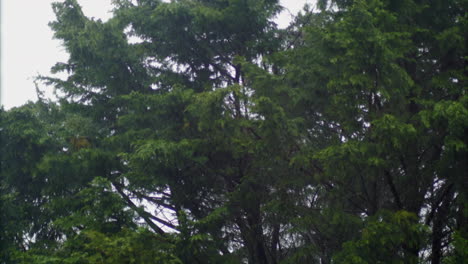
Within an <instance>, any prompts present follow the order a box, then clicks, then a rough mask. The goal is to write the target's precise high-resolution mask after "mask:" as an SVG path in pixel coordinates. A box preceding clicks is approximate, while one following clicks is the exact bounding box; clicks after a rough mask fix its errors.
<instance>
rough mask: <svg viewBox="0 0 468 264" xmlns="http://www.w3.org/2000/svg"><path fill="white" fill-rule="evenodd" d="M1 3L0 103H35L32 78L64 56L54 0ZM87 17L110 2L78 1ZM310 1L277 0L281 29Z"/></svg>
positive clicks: (103, 11)
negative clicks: (53, 23) (55, 33)
mask: <svg viewBox="0 0 468 264" xmlns="http://www.w3.org/2000/svg"><path fill="white" fill-rule="evenodd" d="M0 1H1V2H2V14H1V19H2V60H1V63H2V71H3V72H2V80H1V81H2V86H1V87H2V96H1V100H2V102H1V103H2V104H3V106H5V108H7V109H8V108H11V107H14V106H19V105H22V104H24V103H26V102H27V101H28V100H32V101H35V100H36V99H37V98H36V92H35V87H34V84H33V78H34V76H36V75H38V74H42V75H47V74H49V70H50V68H51V67H52V66H53V65H54V64H55V63H56V62H58V61H66V59H67V54H66V53H65V51H64V48H63V47H61V45H60V42H59V41H58V40H54V39H52V35H53V33H52V31H51V30H50V29H49V27H48V25H47V24H48V22H50V21H52V20H53V19H54V14H53V12H52V8H51V3H52V2H56V0H0ZM78 2H79V3H80V4H81V6H82V7H83V11H84V13H85V14H86V15H87V16H88V17H95V18H101V19H103V20H106V19H107V18H109V17H110V15H111V14H110V10H111V8H112V6H111V4H110V3H111V0H78ZM306 2H308V3H310V2H311V0H281V3H282V5H283V6H285V7H286V8H287V9H288V10H286V11H284V12H283V13H282V14H281V15H280V16H279V17H278V19H277V22H278V23H279V24H280V25H281V26H285V25H287V24H288V23H289V21H290V18H291V14H296V13H297V12H298V11H300V10H301V9H302V7H303V6H304V4H305V3H306Z"/></svg>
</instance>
